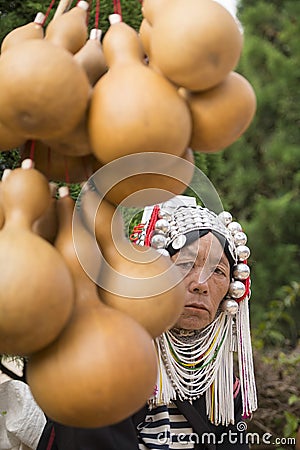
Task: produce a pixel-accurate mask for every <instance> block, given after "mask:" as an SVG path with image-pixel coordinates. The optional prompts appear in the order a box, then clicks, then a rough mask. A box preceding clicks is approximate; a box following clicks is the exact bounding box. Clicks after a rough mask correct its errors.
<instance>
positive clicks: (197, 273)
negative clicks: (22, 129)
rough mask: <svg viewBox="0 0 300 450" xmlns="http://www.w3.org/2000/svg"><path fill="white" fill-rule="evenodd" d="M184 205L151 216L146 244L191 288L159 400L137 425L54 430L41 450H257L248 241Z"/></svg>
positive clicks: (163, 361) (224, 218)
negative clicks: (250, 435) (253, 441)
mask: <svg viewBox="0 0 300 450" xmlns="http://www.w3.org/2000/svg"><path fill="white" fill-rule="evenodd" d="M180 197H181V200H180V202H179V205H177V206H176V205H175V207H174V202H173V203H172V207H170V206H168V203H166V204H164V205H162V206H161V205H157V206H156V207H154V208H148V210H147V214H144V219H145V218H146V217H147V221H145V220H146V219H145V220H144V221H145V223H144V227H143V230H144V231H143V232H142V234H141V235H140V236H138V239H137V241H138V242H139V243H140V244H142V245H151V246H152V247H154V248H156V249H157V250H158V251H159V252H161V253H163V254H165V255H166V256H167V257H170V258H171V259H172V260H173V261H174V264H176V266H177V267H178V268H179V270H180V273H181V274H182V279H183V283H184V286H185V305H184V308H183V311H182V313H181V315H180V317H179V318H178V320H177V322H176V324H175V326H174V327H173V328H172V329H171V330H168V331H166V332H164V333H163V334H162V335H161V336H159V337H158V338H157V339H156V340H155V345H156V349H157V355H158V362H159V371H158V374H159V375H158V380H157V385H156V389H155V391H154V394H153V397H152V398H150V399H149V401H148V403H147V405H145V407H144V408H143V409H142V410H140V411H138V412H137V413H136V414H135V415H134V416H133V417H130V418H128V419H126V420H124V421H123V422H121V423H118V424H116V425H112V426H109V427H104V428H97V429H81V428H73V427H66V426H63V425H60V424H57V423H52V422H51V421H49V422H48V424H47V426H46V428H45V431H44V433H43V436H42V438H41V440H40V443H39V446H38V450H96V449H97V450H98V449H103V450H134V449H135V450H154V449H155V450H158V449H161V450H169V449H198V450H199V449H205V448H208V449H226V450H229V449H240V450H242V449H248V448H249V446H248V439H247V435H246V433H245V429H246V424H245V422H243V419H244V418H247V417H249V416H250V415H251V413H252V411H254V410H255V409H256V390H255V382H254V375H253V363H252V350H251V342H250V331H249V314H248V299H249V296H250V288H249V287H250V280H249V268H248V266H247V264H246V262H247V261H246V260H247V258H248V256H249V254H250V251H249V248H248V247H247V246H246V245H245V244H246V239H247V238H246V235H245V234H244V233H243V231H242V229H241V226H240V225H239V224H238V223H237V222H234V221H232V217H231V215H230V214H229V213H225V212H223V213H221V214H219V215H217V214H215V213H214V212H212V211H210V210H208V209H207V208H203V207H201V206H197V205H196V202H195V201H194V199H193V200H192V204H191V199H189V201H188V202H187V203H185V202H184V200H183V202H182V196H180ZM175 203H176V202H175ZM234 352H237V355H238V357H237V361H236V365H237V368H238V372H239V377H236V376H235V374H234V361H233V354H234Z"/></svg>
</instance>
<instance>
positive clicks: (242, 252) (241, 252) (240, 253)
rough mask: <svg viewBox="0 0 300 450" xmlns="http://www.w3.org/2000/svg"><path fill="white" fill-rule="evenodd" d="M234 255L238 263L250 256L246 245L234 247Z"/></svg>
mask: <svg viewBox="0 0 300 450" xmlns="http://www.w3.org/2000/svg"><path fill="white" fill-rule="evenodd" d="M236 255H237V258H238V260H239V261H245V259H248V258H249V256H250V248H249V247H247V245H238V246H237V247H236Z"/></svg>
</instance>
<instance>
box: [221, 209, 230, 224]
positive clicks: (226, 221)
mask: <svg viewBox="0 0 300 450" xmlns="http://www.w3.org/2000/svg"><path fill="white" fill-rule="evenodd" d="M219 219H220V220H221V222H223V223H224V225H225V226H227V225H229V224H230V222H232V215H231V214H230V212H228V211H222V212H220V214H219Z"/></svg>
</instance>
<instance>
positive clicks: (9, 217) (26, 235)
mask: <svg viewBox="0 0 300 450" xmlns="http://www.w3.org/2000/svg"><path fill="white" fill-rule="evenodd" d="M29 162H30V161H29ZM27 163H28V160H25V161H23V163H22V168H18V169H14V170H12V171H10V172H9V173H8V175H7V176H6V177H5V178H4V179H3V181H2V189H1V191H2V192H1V196H2V207H3V212H4V217H5V223H4V226H3V228H2V230H1V232H0V273H1V290H0V310H1V311H2V313H1V315H0V352H1V353H6V354H15V355H28V354H30V353H32V352H35V351H37V350H40V349H41V348H43V347H45V346H46V345H48V344H50V342H52V341H53V340H54V339H55V338H56V337H57V336H58V334H59V333H60V332H61V330H62V328H63V327H64V326H65V325H66V323H67V321H68V320H69V318H70V315H71V312H72V308H73V303H74V288H73V280H72V278H71V274H70V272H69V270H68V268H67V266H66V264H65V262H64V260H63V259H62V257H61V255H60V254H59V253H58V252H57V250H56V249H55V248H54V247H53V246H52V245H51V244H49V243H48V242H47V241H45V240H44V239H42V238H41V237H40V236H37V235H36V234H34V233H33V232H32V230H31V228H32V225H33V223H34V222H35V221H36V220H37V219H38V218H39V217H40V216H41V215H42V214H43V213H44V212H45V211H46V209H47V207H48V205H49V202H50V191H49V185H48V182H47V180H46V178H45V177H44V176H43V175H42V174H41V173H40V172H38V171H37V170H35V169H33V168H23V167H26V165H27ZM29 167H30V166H29Z"/></svg>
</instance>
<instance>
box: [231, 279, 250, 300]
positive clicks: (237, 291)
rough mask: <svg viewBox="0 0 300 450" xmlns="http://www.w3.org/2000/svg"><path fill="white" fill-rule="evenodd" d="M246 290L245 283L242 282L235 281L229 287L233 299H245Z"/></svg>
mask: <svg viewBox="0 0 300 450" xmlns="http://www.w3.org/2000/svg"><path fill="white" fill-rule="evenodd" d="M245 291H246V288H245V285H244V283H242V282H241V281H233V282H232V283H230V285H229V291H228V293H229V295H230V297H232V298H240V297H243V295H244V294H245Z"/></svg>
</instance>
